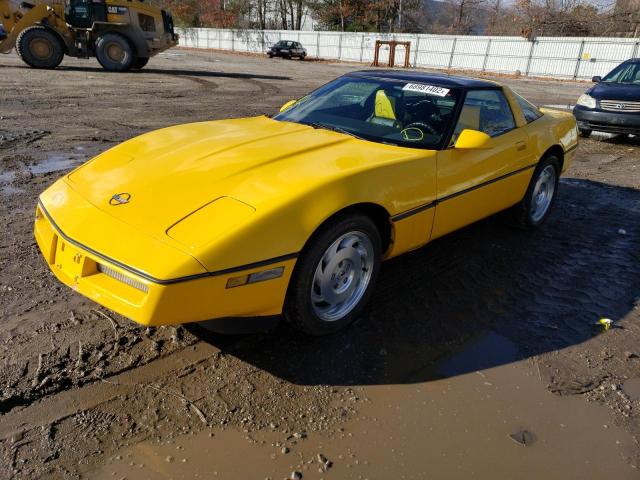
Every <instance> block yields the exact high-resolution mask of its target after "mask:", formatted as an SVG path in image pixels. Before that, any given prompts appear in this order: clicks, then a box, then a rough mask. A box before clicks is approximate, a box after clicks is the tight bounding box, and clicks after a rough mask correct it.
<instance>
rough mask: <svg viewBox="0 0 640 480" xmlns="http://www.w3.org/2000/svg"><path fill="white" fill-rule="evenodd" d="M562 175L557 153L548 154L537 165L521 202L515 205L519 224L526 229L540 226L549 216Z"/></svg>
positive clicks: (514, 212)
mask: <svg viewBox="0 0 640 480" xmlns="http://www.w3.org/2000/svg"><path fill="white" fill-rule="evenodd" d="M559 177H560V161H559V160H558V158H557V157H556V156H555V155H547V156H546V157H544V158H543V159H542V160H540V163H538V166H537V167H536V169H535V171H534V172H533V176H532V178H531V182H530V183H529V187H528V188H527V193H526V194H525V196H524V198H523V199H522V201H521V202H520V203H518V204H517V205H515V206H514V207H513V214H514V217H515V221H516V223H517V224H518V226H520V227H522V228H525V229H533V228H536V227H539V226H540V225H542V224H543V223H544V221H545V220H546V219H547V218H548V216H549V213H550V212H551V209H552V208H553V205H554V204H555V201H556V195H557V193H558V182H559Z"/></svg>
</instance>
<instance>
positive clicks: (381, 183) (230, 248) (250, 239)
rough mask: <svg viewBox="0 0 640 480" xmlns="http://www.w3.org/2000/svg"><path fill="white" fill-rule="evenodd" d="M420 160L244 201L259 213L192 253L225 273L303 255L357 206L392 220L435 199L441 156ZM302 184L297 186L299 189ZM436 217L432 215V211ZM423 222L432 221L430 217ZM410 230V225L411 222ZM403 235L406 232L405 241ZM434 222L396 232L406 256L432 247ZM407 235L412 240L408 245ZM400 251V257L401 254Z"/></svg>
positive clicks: (425, 154)
mask: <svg viewBox="0 0 640 480" xmlns="http://www.w3.org/2000/svg"><path fill="white" fill-rule="evenodd" d="M417 152H419V154H418V153H417V154H416V156H415V157H413V158H410V159H405V160H403V161H401V162H391V163H388V164H385V165H378V166H375V167H371V168H369V167H367V166H363V168H360V169H354V170H351V171H349V173H346V174H340V175H334V176H330V177H320V178H319V179H317V180H315V181H309V179H306V180H307V181H305V182H292V183H291V184H290V185H289V190H286V191H283V192H281V193H280V195H278V196H277V197H275V198H271V199H270V200H269V201H265V202H263V203H260V204H258V203H254V202H251V201H248V200H246V199H244V198H238V199H239V200H242V201H244V202H246V203H247V204H250V205H252V206H253V207H255V209H256V211H255V213H253V214H252V215H250V216H247V217H246V218H245V219H244V220H243V221H241V222H239V223H238V224H237V225H236V226H235V228H234V229H233V231H232V232H229V233H228V234H227V235H224V236H223V237H221V238H218V239H217V241H215V242H214V243H210V244H208V245H206V246H204V247H202V248H197V249H194V250H193V252H192V254H193V255H194V256H195V257H196V258H197V259H198V260H199V261H200V262H201V263H202V264H203V265H204V266H205V268H206V269H207V270H209V271H219V270H225V269H229V268H236V267H238V266H242V265H247V264H252V263H255V262H260V261H264V260H268V259H271V258H278V257H281V256H289V255H293V254H297V253H299V252H300V251H301V250H302V249H303V248H304V246H305V244H306V242H307V241H308V239H309V238H310V237H311V235H312V234H313V233H314V232H315V231H316V230H317V229H318V227H319V226H320V225H322V224H323V223H324V222H325V221H326V220H327V219H329V218H330V217H332V216H333V215H335V214H336V213H337V212H339V211H341V210H343V209H345V208H348V207H350V206H353V205H357V204H361V203H368V204H375V205H379V206H381V207H382V208H384V209H385V211H386V212H388V215H389V217H390V218H391V217H392V216H393V215H397V214H399V213H402V212H406V211H410V210H411V209H413V208H416V207H419V206H421V205H427V204H429V203H431V202H433V201H434V200H435V195H436V184H435V181H436V176H435V173H436V155H435V152H432V151H420V150H417ZM296 183H297V184H296ZM431 213H432V212H431ZM423 218H431V217H430V215H427V216H426V217H423ZM404 225H405V226H408V225H409V223H405V224H404ZM398 232H402V235H401V237H402V238H399V236H398ZM429 235H430V220H429V222H427V223H424V222H423V223H422V224H421V227H420V229H419V230H415V229H413V230H412V229H411V228H405V229H396V235H394V241H395V242H397V243H398V242H399V243H400V244H401V245H405V247H403V248H402V250H404V251H406V250H409V249H412V248H415V247H417V246H419V245H420V244H423V243H426V242H427V241H428V239H429ZM406 236H411V237H412V240H411V241H407V238H404V237H406ZM397 250H398V249H394V254H397V253H401V252H400V251H397Z"/></svg>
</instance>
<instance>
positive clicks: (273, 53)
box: [267, 40, 307, 60]
mask: <svg viewBox="0 0 640 480" xmlns="http://www.w3.org/2000/svg"><path fill="white" fill-rule="evenodd" d="M267 55H269V58H273V57H283V58H289V59H290V58H293V57H298V58H299V59H300V60H304V57H306V56H307V51H306V50H305V49H304V47H303V46H302V45H301V44H300V42H294V41H292V40H280V41H279V42H278V43H276V44H275V45H274V46H273V47H271V48H270V49H269V50H267Z"/></svg>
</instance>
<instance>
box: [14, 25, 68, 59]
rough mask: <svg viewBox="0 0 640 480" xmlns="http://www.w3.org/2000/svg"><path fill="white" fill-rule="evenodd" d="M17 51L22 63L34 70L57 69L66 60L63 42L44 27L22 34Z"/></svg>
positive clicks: (26, 30)
mask: <svg viewBox="0 0 640 480" xmlns="http://www.w3.org/2000/svg"><path fill="white" fill-rule="evenodd" d="M16 51H17V52H18V55H19V56H20V58H21V59H22V61H23V62H24V63H26V64H27V65H29V66H31V67H33V68H46V69H52V68H56V67H57V66H58V65H60V63H61V62H62V59H63V58H64V45H63V43H62V41H61V40H60V38H59V37H58V36H57V35H56V34H55V33H54V32H52V31H51V30H49V29H48V28H46V27H43V26H42V25H35V26H33V27H29V28H25V29H24V30H23V31H22V32H20V35H19V36H18V40H17V41H16Z"/></svg>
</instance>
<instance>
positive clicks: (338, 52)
mask: <svg viewBox="0 0 640 480" xmlns="http://www.w3.org/2000/svg"><path fill="white" fill-rule="evenodd" d="M179 33H180V45H181V46H184V47H192V48H209V49H220V50H231V51H236V52H252V53H265V52H266V50H267V48H269V46H271V45H272V44H274V43H276V42H277V41H279V40H295V41H299V42H300V43H302V44H303V45H304V47H305V48H306V49H307V53H308V55H309V56H310V57H318V58H323V59H334V60H346V61H352V62H361V63H367V64H370V63H371V62H372V61H373V54H374V47H375V41H376V40H398V41H405V42H406V41H408V42H411V52H410V58H409V62H410V64H411V65H412V66H414V67H422V68H435V69H456V70H474V71H483V72H485V71H486V72H498V73H509V74H513V73H516V72H520V74H522V75H526V76H538V77H554V78H563V79H567V78H569V79H571V78H572V79H589V78H591V77H592V76H594V75H604V74H606V73H607V72H609V71H610V70H611V69H612V68H613V67H615V66H616V65H618V64H619V63H620V62H622V61H624V60H627V59H628V58H632V57H638V56H640V39H638V38H604V37H603V38H600V37H584V38H580V37H539V38H537V39H535V40H534V41H529V40H526V39H524V38H521V37H487V36H467V35H429V34H392V35H384V34H376V33H353V32H312V31H293V30H223V29H215V28H192V29H182V30H180V31H179ZM404 57H405V52H404V48H402V47H397V50H396V65H403V64H404ZM388 58H389V49H388V48H384V49H381V51H380V62H381V64H385V63H386V62H387V61H388Z"/></svg>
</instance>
